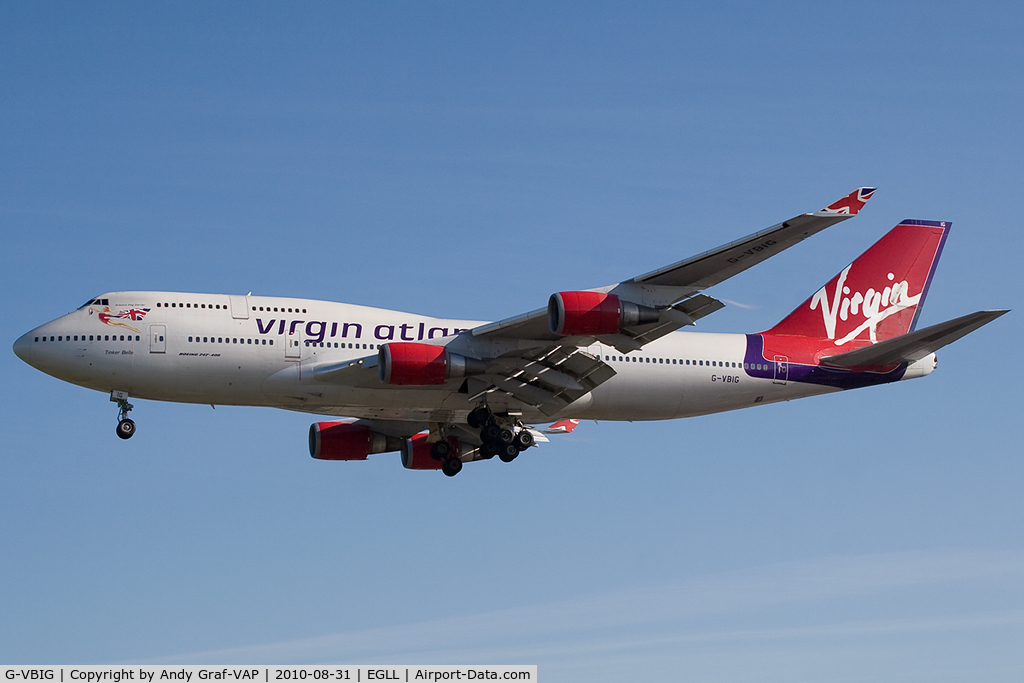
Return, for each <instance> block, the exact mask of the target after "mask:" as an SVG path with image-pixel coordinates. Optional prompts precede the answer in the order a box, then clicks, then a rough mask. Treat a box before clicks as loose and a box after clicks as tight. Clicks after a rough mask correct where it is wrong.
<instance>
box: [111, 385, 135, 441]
mask: <svg viewBox="0 0 1024 683" xmlns="http://www.w3.org/2000/svg"><path fill="white" fill-rule="evenodd" d="M110 400H111V401H112V402H114V403H116V404H117V407H118V411H117V430H116V432H117V435H118V437H120V438H122V439H130V438H132V437H133V436H134V435H135V422H134V421H132V420H130V419H128V413H129V411H131V409H132V408H134V406H133V405H132V404H131V403H129V402H128V392H127V391H111V392H110Z"/></svg>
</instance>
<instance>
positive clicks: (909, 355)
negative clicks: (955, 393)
mask: <svg viewBox="0 0 1024 683" xmlns="http://www.w3.org/2000/svg"><path fill="white" fill-rule="evenodd" d="M1006 313H1009V311H1007V310H998V311H978V312H976V313H970V314H968V315H965V316H961V317H959V318H955V319H953V320H947V321H946V322H944V323H939V324H938V325H932V326H931V327H926V328H924V329H923V330H917V331H916V332H909V333H907V334H903V335H900V336H899V337H893V338H892V339H886V340H885V341H880V342H878V343H875V344H872V345H871V346H865V347H864V348H862V349H857V350H855V351H848V352H847V353H841V354H839V355H836V356H828V357H827V358H822V359H821V362H822V363H823V364H825V365H831V366H833V367H837V368H874V367H883V366H886V365H893V364H896V363H912V362H914V361H916V360H920V359H922V358H924V357H925V356H927V355H928V354H929V353H935V352H936V351H938V350H939V349H941V348H942V347H943V346H946V345H948V344H952V343H953V342H955V341H956V340H957V339H960V337H965V336H967V335H968V334H970V333H971V332H974V330H976V329H978V328H979V327H981V326H982V325H987V324H988V323H990V322H992V321H993V320H995V319H996V318H998V317H999V316H1001V315H1004V314H1006Z"/></svg>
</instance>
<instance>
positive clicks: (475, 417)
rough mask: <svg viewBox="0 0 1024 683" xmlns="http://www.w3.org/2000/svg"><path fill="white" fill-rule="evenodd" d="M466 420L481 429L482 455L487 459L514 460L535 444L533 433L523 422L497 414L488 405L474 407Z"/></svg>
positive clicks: (470, 424)
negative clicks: (495, 457) (496, 457)
mask: <svg viewBox="0 0 1024 683" xmlns="http://www.w3.org/2000/svg"><path fill="white" fill-rule="evenodd" d="M466 421H467V422H468V423H469V426H470V427H472V428H473V429H479V430H480V441H481V442H482V443H481V445H480V455H481V456H482V457H484V458H485V459H490V458H493V457H494V456H498V458H499V459H500V460H501V461H502V462H512V461H513V460H515V459H516V458H518V457H519V454H520V453H521V452H523V451H525V450H526V449H527V448H529V447H530V446H532V445H533V434H531V433H530V431H529V430H528V429H526V428H525V427H524V426H523V425H522V423H520V422H519V421H518V420H516V421H513V420H511V419H510V418H509V417H508V416H507V415H501V416H497V415H495V414H494V413H492V412H491V409H490V408H488V407H487V406H478V407H476V408H474V409H473V410H472V411H471V412H470V413H469V418H468V419H467V420H466Z"/></svg>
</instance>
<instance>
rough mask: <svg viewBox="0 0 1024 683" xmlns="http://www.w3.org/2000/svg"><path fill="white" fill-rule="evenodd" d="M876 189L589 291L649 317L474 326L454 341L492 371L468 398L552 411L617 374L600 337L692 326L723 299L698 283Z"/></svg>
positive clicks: (630, 343)
mask: <svg viewBox="0 0 1024 683" xmlns="http://www.w3.org/2000/svg"><path fill="white" fill-rule="evenodd" d="M874 192H875V188H871V187H862V188H858V189H856V190H854V191H853V192H851V193H850V194H848V195H846V196H845V197H843V198H842V199H840V200H838V201H836V202H833V203H832V204H830V205H828V206H827V207H825V208H824V209H821V210H820V211H816V212H814V213H807V214H803V215H800V216H796V217H795V218H791V219H790V220H788V221H784V222H782V223H779V224H778V225H775V226H772V227H770V228H768V229H767V230H762V231H760V232H756V233H754V234H753V235H750V236H748V237H745V238H743V239H740V240H737V241H735V242H730V243H729V244H726V245H723V246H721V247H719V248H717V249H712V250H710V251H707V252H705V253H703V254H699V255H697V256H694V257H692V258H689V259H685V260H683V261H679V262H677V263H673V264H671V265H668V266H665V267H664V268H659V269H658V270H655V271H652V272H650V273H647V274H645V275H639V276H637V277H634V278H631V279H629V280H624V281H622V282H620V283H618V284H615V285H610V286H607V287H601V288H598V289H593V290H587V291H589V292H598V293H605V294H611V295H614V296H616V297H618V299H619V300H620V301H622V302H628V303H630V304H635V305H638V306H641V307H644V308H645V309H646V313H645V315H646V319H644V320H643V321H642V322H638V323H637V324H633V325H631V326H627V327H625V328H622V329H620V330H619V331H618V332H616V333H613V334H595V335H590V336H588V335H581V336H565V335H560V334H556V333H555V332H554V331H553V330H552V328H551V324H550V322H549V309H548V308H540V309H537V310H534V311H530V312H529V313H524V314H521V315H517V316H514V317H511V318H506V319H504V320H499V321H497V322H493V323H488V324H486V325H481V326H479V327H476V328H474V329H472V330H470V331H469V332H468V333H465V334H463V335H460V338H457V339H456V340H454V341H453V342H451V343H450V344H449V348H451V349H452V350H455V351H457V352H459V353H465V354H466V355H467V356H471V357H474V358H484V359H490V360H488V367H487V372H486V373H485V374H483V375H480V376H476V377H470V378H468V379H467V380H466V382H465V384H464V386H463V389H464V390H465V391H466V393H468V394H469V398H470V400H475V399H477V398H480V397H483V396H484V395H486V394H487V393H491V392H496V391H500V392H503V393H505V394H508V395H510V396H512V397H513V398H515V399H516V400H519V401H521V402H523V403H525V404H529V405H532V406H534V407H537V408H539V409H540V410H541V411H542V412H544V413H545V414H547V415H554V414H556V413H558V412H559V411H560V410H562V409H563V408H565V407H566V406H568V405H569V404H571V403H573V402H574V401H576V400H577V399H579V398H581V397H582V396H584V395H585V394H586V393H587V392H589V391H590V390H592V389H593V388H594V387H596V386H597V385H599V384H601V383H603V382H606V381H607V380H609V379H611V378H612V377H614V376H615V370H613V369H612V367H611V366H610V365H608V364H607V363H605V362H604V361H603V360H602V359H601V358H599V357H597V356H595V355H592V354H590V353H588V352H587V350H586V348H587V347H589V346H590V345H592V344H593V343H594V342H595V341H599V342H601V343H603V344H606V345H608V346H611V347H614V348H616V349H618V350H619V351H620V352H622V353H628V352H630V351H635V350H638V349H641V348H643V346H644V345H645V344H648V343H650V342H652V341H654V340H655V339H658V338H659V337H662V336H664V335H666V334H669V333H670V332H673V331H675V330H678V329H679V328H681V327H684V326H686V325H693V324H694V323H695V322H696V321H697V320H699V319H700V318H702V317H704V316H706V315H709V314H710V313H713V312H715V311H717V310H719V309H720V308H722V307H723V306H724V304H723V303H721V302H720V301H718V300H717V299H715V298H713V297H711V296H708V295H706V294H702V293H701V290H703V289H705V288H707V287H710V286H711V285H714V284H718V283H720V282H722V281H723V280H726V279H728V278H730V277H732V276H733V275H736V274H738V273H740V272H742V271H744V270H746V269H747V268H750V267H751V266H753V265H755V264H757V263H760V262H761V261H764V260H765V259H767V258H769V257H770V256H774V255H775V254H778V253H780V252H782V251H784V250H785V249H788V248H789V247H791V246H793V245H794V244H797V243H798V242H801V241H802V240H804V239H806V238H808V237H810V236H811V235H813V234H815V233H817V232H820V231H822V230H824V229H825V228H827V227H829V226H831V225H834V224H836V223H838V222H840V221H843V220H846V219H848V218H851V217H852V216H855V215H856V214H857V213H858V212H859V211H860V209H861V208H863V206H864V204H866V203H867V201H868V200H869V199H870V198H871V195H872V194H874Z"/></svg>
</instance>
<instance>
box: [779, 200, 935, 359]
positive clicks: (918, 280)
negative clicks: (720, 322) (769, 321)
mask: <svg viewBox="0 0 1024 683" xmlns="http://www.w3.org/2000/svg"><path fill="white" fill-rule="evenodd" d="M951 225H952V224H951V223H948V222H942V223H937V222H934V221H912V220H906V221H903V222H902V223H900V224H899V225H897V226H896V227H895V228H893V229H892V230H890V231H889V232H888V233H887V234H886V235H885V236H884V237H883V238H882V239H880V240H878V241H877V242H875V244H874V245H873V246H872V247H871V248H870V249H868V250H867V251H865V252H864V253H863V254H861V255H860V256H859V257H858V258H857V260H856V261H854V262H853V263H851V264H850V265H848V266H847V267H846V268H844V269H843V271H842V272H841V273H839V274H838V275H836V276H835V277H834V278H832V279H831V280H829V282H828V284H827V285H825V286H824V287H822V288H821V289H819V290H818V291H817V292H815V293H814V295H813V296H812V297H811V298H809V299H808V300H807V301H805V302H804V303H803V304H801V305H800V307H799V308H797V309H796V310H795V311H793V312H792V313H790V314H789V315H788V316H786V318H785V319H784V320H783V321H782V322H780V323H779V324H778V325H776V326H775V327H773V328H772V329H770V330H768V331H767V332H766V333H765V334H775V335H790V336H800V337H823V338H826V339H834V340H836V341H835V343H836V345H837V346H841V345H843V344H845V343H847V342H849V341H852V340H862V341H869V340H870V341H872V342H875V341H881V340H883V339H891V338H892V337H898V336H899V335H901V334H906V333H907V332H909V331H911V330H913V329H914V327H915V325H916V324H917V317H918V315H919V314H920V309H921V305H922V304H923V303H924V298H925V295H927V293H928V285H929V284H931V281H932V274H933V273H934V272H935V266H936V264H937V263H938V262H939V255H940V254H941V253H942V245H943V243H944V242H945V241H946V235H947V234H948V233H949V228H950V226H951Z"/></svg>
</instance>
